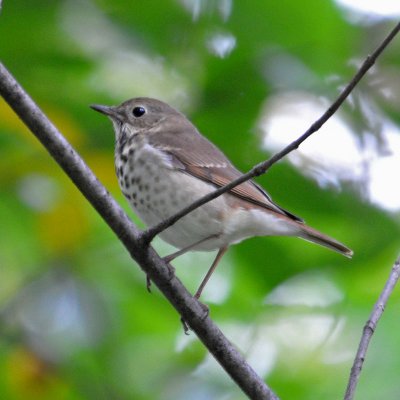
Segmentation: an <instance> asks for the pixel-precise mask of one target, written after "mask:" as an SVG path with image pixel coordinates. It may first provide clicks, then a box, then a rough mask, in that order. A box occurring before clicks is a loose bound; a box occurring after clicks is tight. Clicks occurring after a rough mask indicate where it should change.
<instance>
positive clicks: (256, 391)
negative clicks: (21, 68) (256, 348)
mask: <svg viewBox="0 0 400 400" xmlns="http://www.w3.org/2000/svg"><path fill="white" fill-rule="evenodd" d="M0 94H1V95H2V96H3V98H4V99H5V100H6V102H7V103H8V104H9V105H10V106H11V108H12V109H13V110H14V111H15V113H16V114H17V115H18V116H19V117H20V118H21V120H22V121H23V122H24V123H25V124H26V126H27V127H28V128H29V129H30V130H31V131H32V132H33V133H34V134H35V136H36V137H37V138H38V139H39V140H40V141H41V143H42V144H43V146H44V147H45V148H46V149H47V151H48V152H49V153H50V154H51V156H52V157H53V158H54V159H55V161H56V162H57V163H58V164H59V165H60V166H61V168H62V169H63V170H64V171H65V173H66V174H67V175H68V176H69V178H70V179H71V180H72V182H73V183H74V184H75V185H76V186H77V187H78V189H79V190H80V191H81V192H82V194H83V195H84V196H85V197H86V198H87V199H88V201H89V202H90V203H91V204H92V206H93V207H94V208H95V209H96V210H97V211H98V213H99V214H100V215H101V217H102V218H103V219H104V221H105V222H106V223H107V224H108V225H109V226H110V228H111V229H112V230H113V231H114V232H115V233H116V235H117V236H118V237H119V238H120V240H121V242H122V243H123V244H124V246H125V247H126V249H127V250H128V251H129V253H130V254H131V256H132V257H133V258H134V259H135V260H136V261H137V263H138V264H139V265H140V266H141V268H142V269H143V270H144V271H145V273H146V274H147V276H149V277H150V278H151V280H152V281H153V282H154V283H155V284H156V285H157V287H158V288H159V289H160V291H161V292H162V293H163V294H164V296H165V297H166V298H167V299H168V301H169V302H170V303H171V304H172V305H173V306H174V307H175V309H176V310H177V311H178V312H179V314H180V315H181V316H182V318H183V319H184V320H185V321H186V322H187V323H188V324H189V325H190V328H191V329H192V330H193V331H194V332H196V334H197V336H198V337H199V339H200V340H201V341H202V342H203V343H204V345H205V346H206V347H207V349H208V350H209V351H210V353H211V354H212V355H213V356H214V357H215V359H216V360H217V361H218V362H219V363H220V365H221V366H222V367H223V368H224V369H225V371H226V372H227V373H228V374H229V375H230V376H231V378H232V379H233V380H234V381H235V382H236V384H237V385H238V386H239V387H240V388H241V389H242V390H243V392H244V393H245V394H246V395H247V396H248V397H249V398H250V399H255V400H276V399H278V398H277V396H276V395H275V394H274V393H273V392H272V390H271V389H270V388H269V387H268V386H267V385H266V384H265V382H264V381H263V380H262V379H261V378H260V377H259V376H257V374H256V373H255V371H254V370H253V369H252V368H251V367H250V365H249V364H247V362H246V360H245V359H244V358H243V356H242V355H241V354H240V353H239V352H238V350H237V349H236V348H235V347H234V346H233V345H232V343H230V342H229V340H228V339H227V338H226V337H225V336H224V335H223V333H222V332H221V331H220V329H219V328H218V327H217V325H215V324H214V322H213V321H212V320H211V319H210V317H209V316H208V315H205V314H204V309H203V307H202V305H201V304H200V303H199V302H198V301H197V300H196V299H194V298H193V296H192V295H191V294H190V293H189V292H188V291H187V290H186V288H185V287H184V286H183V285H182V283H181V282H180V281H179V279H178V278H176V277H175V276H174V275H173V274H172V273H171V271H170V270H169V268H168V265H167V264H166V263H165V262H164V261H163V260H162V259H161V258H160V257H159V256H158V254H157V253H156V252H155V251H154V250H153V248H152V247H150V246H143V243H142V242H141V240H140V232H139V230H138V229H137V228H136V226H135V225H134V224H133V223H132V222H131V221H130V219H129V218H128V216H127V215H126V214H125V212H124V211H123V210H122V209H121V208H120V207H119V205H118V204H117V203H116V202H115V200H114V199H113V198H112V197H111V196H110V194H109V193H108V192H107V190H106V189H105V188H104V186H103V185H102V184H101V183H100V182H99V181H98V180H97V178H96V176H95V175H94V174H93V172H92V171H91V170H90V169H89V167H88V166H87V165H86V164H85V163H84V161H83V160H82V159H81V158H80V156H79V155H78V153H77V152H76V151H75V150H74V149H73V148H72V147H71V145H70V144H69V143H68V142H67V140H66V139H65V138H64V137H63V136H62V135H61V133H60V132H59V131H58V130H57V128H56V127H55V126H54V125H53V124H52V123H51V122H50V121H49V120H48V118H47V117H46V116H45V115H44V113H43V112H42V111H41V110H40V108H39V107H38V106H37V105H36V104H35V102H34V101H33V100H32V99H31V98H30V97H29V96H28V94H27V93H26V92H25V91H24V90H23V88H22V87H21V86H20V85H19V84H18V82H17V81H16V80H15V79H14V77H13V76H12V75H11V74H10V73H9V72H8V71H7V69H6V68H5V67H4V65H3V64H1V63H0Z"/></svg>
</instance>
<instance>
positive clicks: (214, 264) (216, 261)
mask: <svg viewBox="0 0 400 400" xmlns="http://www.w3.org/2000/svg"><path fill="white" fill-rule="evenodd" d="M227 250H228V246H225V247H221V248H220V249H219V251H218V253H217V256H216V257H215V260H214V261H213V263H212V264H211V267H210V269H209V270H208V272H207V274H206V276H205V277H204V279H203V280H202V281H201V284H200V286H199V288H198V289H197V292H196V293H195V295H194V297H195V298H196V299H197V300H198V299H199V298H200V296H201V293H202V291H203V289H204V287H205V286H206V284H207V282H208V280H209V279H210V277H211V275H212V273H213V272H214V271H215V268H217V265H218V263H219V262H220V261H221V258H222V256H223V255H224V254H225V252H226V251H227Z"/></svg>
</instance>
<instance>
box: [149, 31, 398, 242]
mask: <svg viewBox="0 0 400 400" xmlns="http://www.w3.org/2000/svg"><path fill="white" fill-rule="evenodd" d="M399 30H400V23H399V24H397V25H396V27H395V28H394V29H393V30H392V31H391V32H390V33H389V35H388V36H387V37H386V38H385V40H384V41H383V42H382V43H381V44H380V46H379V47H378V48H377V49H376V50H375V51H374V52H373V53H372V55H370V56H368V57H367V58H366V59H365V61H364V63H363V64H362V65H361V67H360V69H359V70H358V71H357V73H356V74H355V75H354V77H353V79H352V80H351V81H350V83H349V84H348V85H347V86H346V87H345V88H344V89H343V91H342V92H341V93H340V95H339V97H338V98H337V99H336V100H335V101H334V103H333V104H332V105H331V106H330V107H329V108H328V110H326V112H325V113H324V114H323V115H322V116H321V117H320V118H319V119H318V120H317V121H315V122H314V123H313V124H312V125H311V126H310V128H308V129H307V131H306V132H304V133H303V134H302V135H301V136H300V137H299V138H298V139H296V140H295V141H293V142H292V143H290V144H289V145H288V146H286V147H285V148H284V149H283V150H281V151H280V152H278V153H276V154H275V155H274V156H272V157H271V158H269V159H268V160H266V161H264V162H261V163H259V164H257V165H256V166H255V167H253V168H252V169H251V170H250V171H249V172H247V173H246V174H243V175H242V176H241V177H240V178H238V179H235V180H234V181H232V182H230V183H229V184H227V185H225V186H222V187H221V188H219V189H216V190H215V191H213V192H211V193H209V194H207V195H206V196H203V197H201V198H200V199H199V200H197V201H195V202H194V203H192V204H190V205H189V206H187V207H185V208H184V209H182V210H181V211H179V212H177V213H176V214H174V215H172V216H171V217H169V218H167V219H165V220H164V221H161V222H160V223H159V224H157V225H155V226H153V227H151V228H149V229H148V230H147V231H145V232H143V239H144V240H146V241H148V242H151V241H152V240H153V238H154V237H155V236H156V235H158V234H159V233H160V232H162V231H164V230H165V229H167V228H168V227H170V226H171V225H173V224H175V223H176V222H177V221H178V220H180V219H181V218H183V217H184V216H185V215H187V214H189V213H190V212H192V211H193V210H195V209H196V208H198V207H200V206H202V205H203V204H205V203H208V202H209V201H211V200H213V199H215V198H216V197H218V196H221V195H222V194H224V193H225V192H228V191H229V190H231V189H233V188H234V187H236V186H238V185H240V184H241V183H243V182H245V181H247V180H249V179H251V178H254V177H256V176H260V175H262V174H264V173H265V172H266V171H267V170H268V169H269V168H270V167H271V166H272V165H273V164H275V163H276V162H278V161H279V160H281V159H282V158H283V157H284V156H286V155H287V154H289V153H290V152H291V151H293V150H295V149H297V148H298V147H299V146H300V144H302V143H303V142H304V141H305V140H306V139H307V138H308V137H309V136H311V135H312V134H313V133H314V132H316V131H318V130H319V129H320V128H321V126H322V125H323V124H324V123H325V122H326V121H328V119H329V118H330V117H331V116H332V115H333V114H334V113H335V112H336V111H337V110H338V108H339V107H340V106H341V105H342V103H343V102H344V101H345V100H346V98H347V97H348V96H349V94H350V93H351V92H352V91H353V89H354V87H355V86H356V85H357V83H358V82H359V81H360V80H361V78H362V77H363V76H364V75H365V74H366V73H367V71H368V70H369V69H370V68H371V67H372V66H373V65H374V63H375V61H376V59H377V58H378V57H379V55H380V54H381V53H382V51H383V50H384V49H385V48H386V46H387V45H388V44H389V43H390V42H391V41H392V39H393V38H394V37H395V36H396V34H397V33H398V32H399Z"/></svg>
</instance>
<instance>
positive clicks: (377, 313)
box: [344, 257, 400, 400]
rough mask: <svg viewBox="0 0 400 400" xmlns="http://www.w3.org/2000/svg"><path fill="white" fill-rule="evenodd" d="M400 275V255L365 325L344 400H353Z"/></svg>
mask: <svg viewBox="0 0 400 400" xmlns="http://www.w3.org/2000/svg"><path fill="white" fill-rule="evenodd" d="M399 276H400V257H398V258H397V260H396V262H395V263H394V265H393V267H392V270H391V272H390V275H389V278H388V280H387V281H386V284H385V287H384V288H383V290H382V292H381V294H380V296H379V299H378V301H377V302H376V303H375V305H374V308H373V309H372V312H371V315H370V317H369V319H368V321H367V323H366V324H365V326H364V329H363V333H362V336H361V340H360V344H359V346H358V350H357V354H356V357H355V359H354V362H353V366H352V367H351V373H350V379H349V382H348V384H347V389H346V394H345V396H344V400H352V399H353V396H354V393H355V391H356V387H357V383H358V379H359V378H360V374H361V369H362V367H363V364H364V361H365V357H366V354H367V350H368V346H369V342H370V341H371V338H372V335H373V334H374V332H375V329H376V325H377V324H378V322H379V319H380V318H381V316H382V314H383V311H384V310H385V307H386V304H387V302H388V300H389V296H390V295H391V294H392V292H393V289H394V288H395V286H396V283H397V281H398V280H399Z"/></svg>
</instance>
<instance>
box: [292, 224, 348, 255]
mask: <svg viewBox="0 0 400 400" xmlns="http://www.w3.org/2000/svg"><path fill="white" fill-rule="evenodd" d="M299 237H301V238H303V239H305V240H309V241H310V242H313V243H317V244H319V245H321V246H324V247H327V248H328V249H331V250H333V251H336V252H338V253H340V254H343V255H344V256H346V257H349V258H351V257H352V256H353V250H350V249H349V248H348V247H346V246H345V245H344V244H342V243H340V242H338V241H337V240H335V239H333V238H331V237H329V236H327V235H324V234H323V233H321V232H319V231H317V230H316V229H314V228H311V227H309V226H307V225H301V233H300V234H299Z"/></svg>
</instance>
